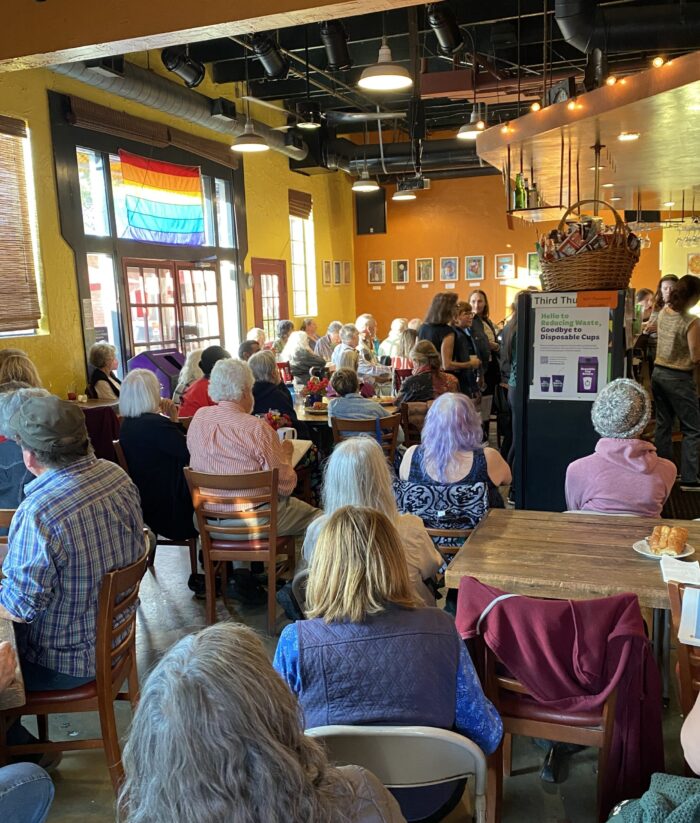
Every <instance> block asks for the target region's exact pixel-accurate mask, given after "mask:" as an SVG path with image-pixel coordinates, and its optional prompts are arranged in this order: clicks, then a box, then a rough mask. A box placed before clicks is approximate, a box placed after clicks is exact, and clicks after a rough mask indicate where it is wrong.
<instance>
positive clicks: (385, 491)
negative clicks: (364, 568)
mask: <svg viewBox="0 0 700 823" xmlns="http://www.w3.org/2000/svg"><path fill="white" fill-rule="evenodd" d="M391 484H392V478H391V472H390V470H389V465H388V463H387V462H386V457H385V456H384V452H383V450H382V447H381V446H380V445H379V443H377V441H376V440H372V439H371V438H369V437H353V438H351V439H349V440H344V441H343V442H342V443H339V444H338V445H337V446H336V447H335V449H333V452H332V453H331V456H330V459H329V460H328V462H327V463H326V472H325V475H324V482H323V516H321V517H318V518H317V519H316V520H313V521H312V522H311V524H310V525H309V528H308V529H307V530H306V536H305V538H304V547H303V549H302V554H303V556H304V560H305V561H306V562H307V564H308V563H310V562H311V558H312V557H313V554H314V549H315V548H316V543H317V541H318V536H319V534H320V532H321V529H322V528H323V526H324V525H325V524H326V523H327V522H328V518H329V517H330V516H331V515H332V514H333V512H335V511H337V510H338V509H340V508H342V507H343V506H366V507H368V508H374V509H377V510H378V511H381V512H383V513H384V514H385V515H386V516H387V517H388V518H389V520H391V522H392V523H393V524H394V526H396V530H397V531H398V533H399V537H400V539H401V548H402V551H403V554H404V557H405V560H406V564H407V568H408V576H409V580H410V583H411V587H412V589H413V592H414V593H415V594H416V595H417V596H418V597H419V599H420V600H421V602H422V603H423V604H424V605H426V606H434V605H435V593H434V586H433V582H434V578H435V576H436V575H437V572H438V570H439V568H440V566H442V562H443V561H442V555H441V554H440V552H439V551H438V550H437V549H436V548H435V546H433V541H432V540H431V539H430V537H429V536H428V533H427V532H426V530H425V526H423V521H422V520H421V519H420V517H416V516H415V515H414V514H399V510H398V509H397V508H396V500H395V498H394V492H393V489H392V485H391ZM424 581H426V582H427V583H428V585H426V582H424Z"/></svg>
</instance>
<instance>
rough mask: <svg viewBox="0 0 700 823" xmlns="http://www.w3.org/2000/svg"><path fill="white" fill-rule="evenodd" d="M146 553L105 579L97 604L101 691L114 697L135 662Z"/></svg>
mask: <svg viewBox="0 0 700 823" xmlns="http://www.w3.org/2000/svg"><path fill="white" fill-rule="evenodd" d="M146 558H147V554H146V553H144V555H143V556H142V557H141V558H140V559H139V560H137V561H136V562H135V563H132V564H131V565H130V566H125V567H124V568H123V569H116V570H115V571H113V572H109V573H107V574H106V575H105V576H104V577H103V578H102V585H101V587H100V595H99V599H98V607H97V645H96V650H95V663H96V675H97V676H96V679H97V690H98V693H101V694H104V695H105V696H106V695H107V694H108V693H109V694H111V697H110V698H109V699H113V698H114V696H115V695H116V694H117V692H118V691H119V689H120V688H121V686H122V684H123V683H124V679H125V676H126V674H127V673H128V670H129V668H130V667H131V666H135V665H136V607H137V606H138V597H139V584H140V583H141V578H142V577H143V575H144V572H145V571H146Z"/></svg>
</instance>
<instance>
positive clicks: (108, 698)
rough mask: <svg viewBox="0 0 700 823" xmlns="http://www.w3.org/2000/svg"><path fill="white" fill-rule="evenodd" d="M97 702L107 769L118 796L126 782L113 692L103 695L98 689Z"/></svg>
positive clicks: (106, 691)
mask: <svg viewBox="0 0 700 823" xmlns="http://www.w3.org/2000/svg"><path fill="white" fill-rule="evenodd" d="M108 688H109V687H108ZM97 702H98V707H99V713H100V728H101V730H102V744H103V746H104V752H105V757H106V758H107V768H108V769H109V776H110V779H111V781H112V787H113V789H114V793H115V795H116V794H118V792H119V788H120V786H121V784H122V781H123V780H124V769H123V768H122V752H121V747H120V746H119V732H118V731H117V719H116V717H115V716H114V701H113V700H112V695H111V692H109V691H108V690H107V689H105V690H104V693H101V692H100V691H99V689H98V696H97Z"/></svg>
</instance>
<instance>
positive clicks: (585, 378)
mask: <svg viewBox="0 0 700 823" xmlns="http://www.w3.org/2000/svg"><path fill="white" fill-rule="evenodd" d="M578 390H579V391H580V392H592V393H594V394H595V393H597V392H598V358H597V357H579V359H578Z"/></svg>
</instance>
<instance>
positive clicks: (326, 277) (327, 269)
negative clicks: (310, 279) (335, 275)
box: [321, 260, 332, 286]
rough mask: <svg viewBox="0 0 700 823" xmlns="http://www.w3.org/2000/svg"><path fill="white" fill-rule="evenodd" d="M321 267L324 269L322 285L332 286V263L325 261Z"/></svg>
mask: <svg viewBox="0 0 700 823" xmlns="http://www.w3.org/2000/svg"><path fill="white" fill-rule="evenodd" d="M321 267H322V273H321V283H322V284H323V285H324V286H330V285H331V282H332V281H331V278H332V275H331V261H330V260H324V261H323V263H322V264H321Z"/></svg>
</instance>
